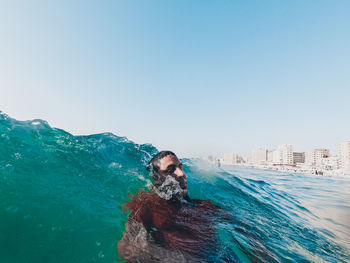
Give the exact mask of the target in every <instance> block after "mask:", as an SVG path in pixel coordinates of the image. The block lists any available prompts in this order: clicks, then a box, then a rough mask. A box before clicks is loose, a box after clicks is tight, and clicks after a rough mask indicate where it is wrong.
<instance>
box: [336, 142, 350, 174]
mask: <svg viewBox="0 0 350 263" xmlns="http://www.w3.org/2000/svg"><path fill="white" fill-rule="evenodd" d="M338 158H339V166H340V168H341V169H343V170H344V171H347V173H350V141H347V142H341V143H339V144H338Z"/></svg>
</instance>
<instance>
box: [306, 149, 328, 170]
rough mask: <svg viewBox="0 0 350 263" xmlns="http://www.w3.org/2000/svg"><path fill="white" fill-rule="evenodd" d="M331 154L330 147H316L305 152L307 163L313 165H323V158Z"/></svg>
mask: <svg viewBox="0 0 350 263" xmlns="http://www.w3.org/2000/svg"><path fill="white" fill-rule="evenodd" d="M329 156H330V154H329V149H314V150H311V151H308V152H306V153H305V163H306V164H308V165H313V166H314V165H315V166H321V165H322V163H323V159H324V158H328V157H329Z"/></svg>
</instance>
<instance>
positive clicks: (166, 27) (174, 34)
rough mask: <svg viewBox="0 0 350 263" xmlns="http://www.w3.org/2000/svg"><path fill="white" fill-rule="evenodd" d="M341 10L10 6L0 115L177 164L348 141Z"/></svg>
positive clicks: (0, 49) (4, 18)
mask: <svg viewBox="0 0 350 263" xmlns="http://www.w3.org/2000/svg"><path fill="white" fill-rule="evenodd" d="M349 8H350V3H349V2H348V1H337V3H336V4H335V3H332V2H317V3H316V2H303V1H299V2H298V1H296V2H272V1H264V2H253V1H244V2H229V1H223V2H219V3H218V2H208V1H207V2H206V1H204V2H203V1H191V2H188V1H176V2H165V1H163V2H162V1H147V2H145V1H135V2H115V1H107V2H104V3H103V4H101V3H99V2H79V1H77V2H74V3H73V2H71V1H60V2H55V3H53V2H42V3H40V4H39V2H35V3H29V2H26V1H18V2H17V1H7V2H5V3H2V8H1V9H0V33H1V35H2V38H3V39H4V41H1V42H0V56H1V58H2V59H1V60H0V94H1V97H0V110H2V111H4V112H5V113H6V114H8V115H9V116H10V117H12V118H15V119H18V120H30V119H36V118H38V119H43V120H46V121H47V122H48V123H49V124H50V125H51V126H53V127H57V128H60V129H64V130H66V131H68V132H70V133H72V134H75V135H88V134H94V133H103V132H112V133H114V134H116V135H118V136H126V137H127V138H128V139H130V140H132V141H134V142H136V143H151V144H153V145H154V146H155V147H157V148H158V149H159V150H165V149H166V150H172V151H174V152H176V153H177V154H178V155H179V156H181V157H196V156H201V155H209V154H219V153H223V152H228V151H236V152H238V153H240V154H242V155H246V154H248V152H249V150H250V149H252V148H256V147H264V148H273V147H276V146H277V145H279V144H282V143H286V142H287V143H290V144H293V145H295V147H296V149H297V150H298V151H303V150H306V149H311V148H319V147H325V148H329V149H330V150H331V152H336V145H337V143H338V142H340V141H345V140H349V139H350V138H349V135H350V122H349V121H348V120H347V119H348V117H346V116H350V106H349V104H348V100H349V99H348V98H349V97H350V89H349V86H350V76H349V74H348V68H350V64H349V63H350V52H349V46H350V35H349V34H348V29H349V28H350V19H349V16H348V12H347V10H349Z"/></svg>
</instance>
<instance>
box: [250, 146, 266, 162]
mask: <svg viewBox="0 0 350 263" xmlns="http://www.w3.org/2000/svg"><path fill="white" fill-rule="evenodd" d="M266 153H267V151H266V149H263V148H257V149H253V150H252V163H253V164H264V163H266V160H267V159H266Z"/></svg>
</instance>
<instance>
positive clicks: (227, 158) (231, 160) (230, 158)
mask: <svg viewBox="0 0 350 263" xmlns="http://www.w3.org/2000/svg"><path fill="white" fill-rule="evenodd" d="M237 157H238V155H237V154H234V153H225V154H224V159H223V164H227V165H231V164H237Z"/></svg>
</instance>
